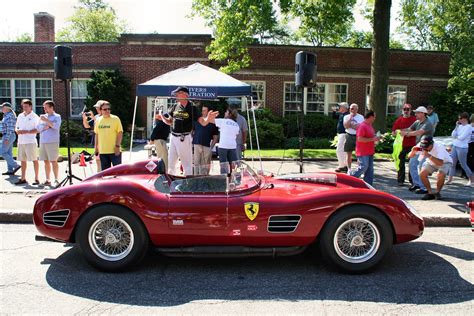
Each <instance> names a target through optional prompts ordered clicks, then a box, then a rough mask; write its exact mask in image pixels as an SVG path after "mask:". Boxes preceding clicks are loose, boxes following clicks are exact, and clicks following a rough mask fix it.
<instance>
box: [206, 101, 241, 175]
mask: <svg viewBox="0 0 474 316" xmlns="http://www.w3.org/2000/svg"><path fill="white" fill-rule="evenodd" d="M217 114H219V112H216V111H210V112H209V113H208V116H207V119H206V120H205V121H204V124H202V125H203V126H205V125H207V124H208V123H214V124H216V126H217V127H218V128H219V148H218V154H219V162H220V164H221V174H226V173H230V171H231V170H232V169H230V168H229V167H232V164H233V163H235V162H236V161H237V135H239V131H240V127H239V124H237V110H235V109H227V111H225V114H224V118H223V119H218V118H216V116H217ZM229 163H230V164H231V165H230V166H229Z"/></svg>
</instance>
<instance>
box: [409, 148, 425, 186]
mask: <svg viewBox="0 0 474 316" xmlns="http://www.w3.org/2000/svg"><path fill="white" fill-rule="evenodd" d="M418 157H419V155H416V156H415V157H413V158H410V161H409V162H408V167H409V169H410V175H411V178H412V180H413V185H416V186H418V187H420V188H421V189H423V190H426V187H425V185H424V184H423V182H421V179H420V170H421V166H423V163H424V162H425V160H426V159H425V158H423V159H422V160H421V161H418Z"/></svg>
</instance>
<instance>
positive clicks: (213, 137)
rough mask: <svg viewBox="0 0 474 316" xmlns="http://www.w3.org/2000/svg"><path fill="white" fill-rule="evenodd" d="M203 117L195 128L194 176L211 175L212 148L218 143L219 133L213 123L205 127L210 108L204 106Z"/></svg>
mask: <svg viewBox="0 0 474 316" xmlns="http://www.w3.org/2000/svg"><path fill="white" fill-rule="evenodd" d="M201 113H202V116H201V117H200V118H199V119H198V122H197V123H196V125H195V126H194V132H193V149H194V157H193V158H194V174H195V175H198V174H202V175H207V174H209V170H210V167H211V158H212V147H214V145H215V144H216V143H217V140H218V135H219V131H218V130H217V127H216V125H215V124H213V123H209V124H206V125H203V122H204V120H205V118H207V114H208V113H209V108H208V107H207V106H206V105H203V106H202V110H201Z"/></svg>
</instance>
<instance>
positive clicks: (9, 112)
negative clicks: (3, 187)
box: [0, 102, 21, 176]
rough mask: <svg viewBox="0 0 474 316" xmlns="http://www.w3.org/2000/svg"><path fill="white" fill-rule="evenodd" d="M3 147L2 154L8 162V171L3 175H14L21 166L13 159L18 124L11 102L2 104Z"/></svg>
mask: <svg viewBox="0 0 474 316" xmlns="http://www.w3.org/2000/svg"><path fill="white" fill-rule="evenodd" d="M2 112H3V119H2V135H3V136H2V147H1V150H2V151H1V152H0V154H1V155H2V157H3V159H5V161H6V162H7V168H8V169H7V172H4V173H2V175H9V176H10V175H14V174H15V172H17V171H18V170H19V169H20V168H21V167H20V166H19V165H18V163H16V161H15V160H14V159H13V143H14V142H15V139H16V134H15V125H16V114H15V111H13V107H12V105H11V104H10V103H9V102H5V103H3V104H2Z"/></svg>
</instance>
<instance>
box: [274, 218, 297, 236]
mask: <svg viewBox="0 0 474 316" xmlns="http://www.w3.org/2000/svg"><path fill="white" fill-rule="evenodd" d="M300 220H301V215H273V216H270V218H269V219H268V231H269V232H270V233H292V232H294V231H295V230H296V227H297V226H298V224H299V222H300Z"/></svg>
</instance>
